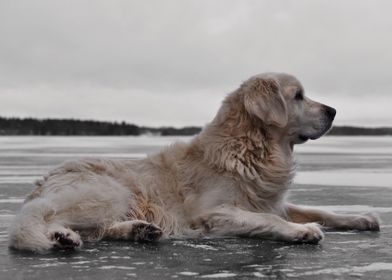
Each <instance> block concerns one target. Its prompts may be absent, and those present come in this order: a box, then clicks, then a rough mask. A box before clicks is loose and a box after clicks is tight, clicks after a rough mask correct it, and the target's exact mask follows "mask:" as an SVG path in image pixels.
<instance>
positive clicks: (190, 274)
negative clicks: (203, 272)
mask: <svg viewBox="0 0 392 280" xmlns="http://www.w3.org/2000/svg"><path fill="white" fill-rule="evenodd" d="M177 274H179V275H184V276H196V275H199V273H198V272H192V271H182V272H179V273H177Z"/></svg>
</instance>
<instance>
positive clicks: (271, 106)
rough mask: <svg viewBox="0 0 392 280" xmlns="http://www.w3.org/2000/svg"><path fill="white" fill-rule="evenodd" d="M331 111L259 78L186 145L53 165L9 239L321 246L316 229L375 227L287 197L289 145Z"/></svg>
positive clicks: (36, 245) (281, 83)
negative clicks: (235, 240)
mask: <svg viewBox="0 0 392 280" xmlns="http://www.w3.org/2000/svg"><path fill="white" fill-rule="evenodd" d="M334 116H335V110H333V109H332V108H330V107H327V106H325V105H322V104H320V103H317V102H314V101H312V100H310V99H309V98H307V97H304V95H303V88H302V85H301V84H300V83H299V82H298V80H297V79H296V78H294V77H293V76H290V75H287V74H279V73H266V74H261V75H258V76H254V77H252V78H250V79H249V80H247V81H246V82H244V83H243V84H242V85H241V86H240V87H239V89H237V90H236V91H234V92H233V93H231V94H229V95H228V96H227V98H226V99H225V100H224V101H223V104H222V106H221V108H220V110H219V112H218V114H217V115H216V117H215V118H214V119H213V120H212V122H211V123H210V124H208V125H207V126H206V127H205V128H204V130H203V131H202V132H201V133H200V134H199V135H197V136H196V137H195V138H194V139H193V140H192V141H191V142H190V143H176V144H173V145H172V146H169V147H167V148H166V149H164V150H163V151H161V152H160V153H158V154H156V155H153V156H149V157H148V158H146V159H142V160H137V161H133V160H108V159H85V160H75V161H70V162H66V163H64V164H63V165H62V166H60V167H58V168H56V169H54V170H53V171H51V172H50V173H49V174H48V175H47V176H46V177H44V179H43V180H41V181H39V182H38V183H37V186H36V189H35V190H34V191H33V193H31V194H30V195H29V196H28V197H27V199H26V201H25V203H24V205H23V207H22V209H21V212H20V213H19V214H18V215H17V217H16V219H15V221H14V223H13V225H12V227H11V234H10V245H11V247H13V248H16V249H27V250H33V251H39V252H44V251H46V250H48V249H51V248H53V247H60V248H67V247H70V248H78V247H80V246H81V245H82V242H83V241H91V240H99V239H102V238H114V239H129V240H149V241H152V240H157V239H159V238H160V237H161V236H162V235H163V237H183V236H187V237H200V236H204V235H214V236H254V237H258V238H267V239H273V240H282V241H289V242H310V243H317V242H318V241H319V240H321V239H322V237H323V233H322V231H321V230H320V225H324V226H328V227H336V228H341V229H359V230H378V229H379V226H378V220H377V218H375V217H374V216H371V215H352V216H348V215H337V214H333V213H329V212H324V211H320V210H315V209H308V208H301V207H298V206H295V205H291V204H289V203H287V202H286V190H287V189H288V187H289V186H290V184H291V182H292V180H293V177H294V171H295V162H294V160H293V156H292V150H293V145H295V144H300V143H303V142H305V141H306V140H307V139H316V138H318V137H320V136H321V135H323V134H324V133H325V132H326V131H327V130H328V129H329V128H330V127H331V124H332V121H333V118H334ZM316 223H317V224H316Z"/></svg>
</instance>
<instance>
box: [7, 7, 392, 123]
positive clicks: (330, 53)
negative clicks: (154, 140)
mask: <svg viewBox="0 0 392 280" xmlns="http://www.w3.org/2000/svg"><path fill="white" fill-rule="evenodd" d="M391 11H392V1H389V0H386V1H377V0H368V1H360V0H352V1H348V0H345V1H341V0H336V1H331V0H326V1H317V0H308V1H302V0H293V1H277V0H270V1H261V0H254V1H245V0H241V1H238V0H234V1H231V0H221V1H213V0H208V1H207V0H205V1H202V0H194V1H187V0H165V1H161V0H160V1H158V0H157V1H147V0H146V1H142V0H140V1H130V0H124V1H117V0H110V1H107V0H105V1H97V0H95V1H87V0H86V1H83V0H75V1H71V0H67V1H53V0H47V1H35V0H26V1H15V0H10V1H8V0H1V1H0V40H1V41H0V115H1V116H22V117H25V116H33V117H61V118H65V117H66V118H68V117H74V118H83V119H99V120H117V121H122V120H125V121H128V122H132V123H136V124H140V125H153V126H158V125H174V126H183V125H204V124H205V123H207V122H208V121H209V120H210V119H211V118H212V117H213V116H214V115H215V113H216V111H217V109H218V107H219V105H220V102H221V100H222V99H223V98H224V96H225V95H226V94H227V93H229V92H231V91H232V90H234V89H236V88H237V87H238V86H239V84H240V83H241V82H242V81H243V80H245V79H247V78H248V77H249V76H252V75H254V74H257V73H261V72H266V71H275V72H287V73H291V74H293V75H295V76H297V77H298V78H299V80H300V81H301V82H302V84H303V85H304V87H305V90H306V94H307V95H308V96H310V97H311V98H313V99H316V100H320V101H322V102H324V103H327V104H328V105H331V106H333V107H336V108H337V109H338V115H337V119H336V124H355V125H367V126H368V125H369V126H377V125H392V105H391V104H392V16H391Z"/></svg>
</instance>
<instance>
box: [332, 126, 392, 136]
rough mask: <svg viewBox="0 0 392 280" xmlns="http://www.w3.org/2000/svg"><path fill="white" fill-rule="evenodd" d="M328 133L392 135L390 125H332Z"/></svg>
mask: <svg viewBox="0 0 392 280" xmlns="http://www.w3.org/2000/svg"><path fill="white" fill-rule="evenodd" d="M328 135H347V136H350V135H351V136H361V135H374V136H377V135H392V127H374V128H373V127H353V126H334V127H333V128H332V129H331V131H330V132H329V133H328Z"/></svg>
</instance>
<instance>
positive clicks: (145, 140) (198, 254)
mask: <svg viewBox="0 0 392 280" xmlns="http://www.w3.org/2000/svg"><path fill="white" fill-rule="evenodd" d="M178 139H181V140H185V141H186V140H188V138H172V137H167V138H166V137H165V138H162V137H147V136H145V137H144V136H143V137H0V279H1V280H5V279H176V278H177V279H191V278H202V279H203V278H204V279H215V278H223V279H254V278H265V279H316V278H317V279H391V275H392V206H391V202H392V172H391V171H392V138H391V137H324V138H322V139H320V140H317V141H315V142H309V143H306V144H305V145H302V146H298V147H296V156H297V159H298V162H299V169H298V171H299V172H298V175H297V177H296V180H295V185H294V186H293V187H292V190H291V200H292V201H293V202H295V203H297V204H303V205H312V206H317V207H320V208H323V209H328V210H335V211H337V212H341V213H352V212H376V213H379V215H380V217H381V219H382V221H383V222H382V225H381V232H380V233H374V232H354V231H351V232H340V231H328V232H326V234H325V240H324V241H323V242H322V243H321V244H319V245H290V244H285V243H277V242H270V241H262V240H257V239H245V238H242V239H241V238H230V239H203V240H167V241H163V242H160V243H157V244H137V243H127V242H100V243H98V244H86V245H85V246H84V248H83V249H82V250H81V251H79V252H54V253H50V254H47V255H36V254H32V253H20V252H14V251H11V250H9V249H8V247H7V228H8V226H9V224H10V222H11V219H12V218H13V217H14V215H15V214H16V213H17V211H18V210H19V209H20V207H21V205H22V202H23V199H24V197H25V195H26V194H28V193H29V192H30V191H31V190H32V182H33V181H34V180H35V179H38V178H40V176H42V175H43V174H45V173H46V172H47V171H48V170H49V169H51V168H53V167H54V166H56V165H58V164H59V163H61V162H62V161H64V160H67V159H71V158H72V159H73V158H78V157H90V156H94V157H111V158H142V157H145V156H146V154H148V153H153V152H155V151H158V150H159V149H160V148H161V147H162V146H163V145H167V144H170V143H172V142H174V141H176V140H178Z"/></svg>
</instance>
